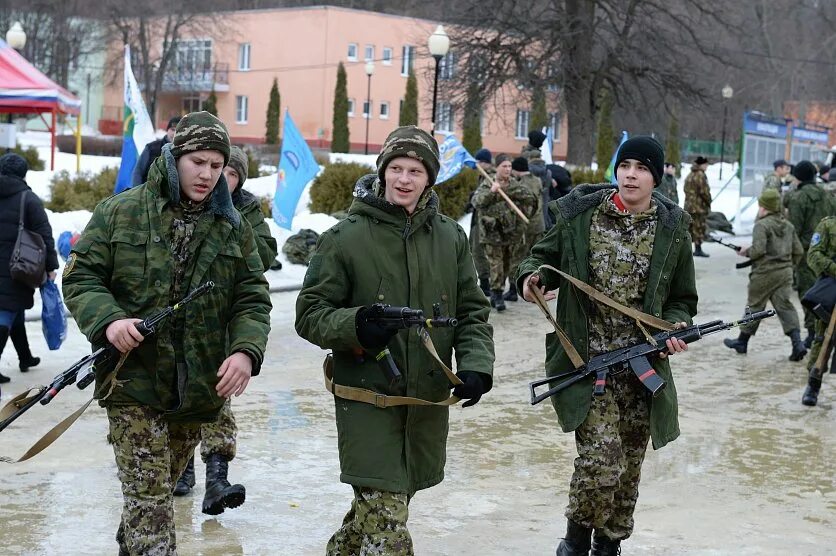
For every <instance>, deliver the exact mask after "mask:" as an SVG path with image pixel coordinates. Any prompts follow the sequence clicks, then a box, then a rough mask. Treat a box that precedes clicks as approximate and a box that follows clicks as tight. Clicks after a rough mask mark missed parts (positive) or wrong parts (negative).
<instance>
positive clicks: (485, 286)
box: [479, 278, 491, 297]
mask: <svg viewBox="0 0 836 556" xmlns="http://www.w3.org/2000/svg"><path fill="white" fill-rule="evenodd" d="M479 289H480V290H482V293H484V294H485V297H490V296H491V282H490V280H488V279H487V278H479Z"/></svg>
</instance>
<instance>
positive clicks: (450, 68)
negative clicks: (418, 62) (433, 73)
mask: <svg viewBox="0 0 836 556" xmlns="http://www.w3.org/2000/svg"><path fill="white" fill-rule="evenodd" d="M455 73H456V56H455V55H454V54H453V52H452V51H451V52H448V53H447V54H445V55H444V57H443V58H442V59H441V61H440V62H439V64H438V77H439V78H440V79H453V75H454V74H455Z"/></svg>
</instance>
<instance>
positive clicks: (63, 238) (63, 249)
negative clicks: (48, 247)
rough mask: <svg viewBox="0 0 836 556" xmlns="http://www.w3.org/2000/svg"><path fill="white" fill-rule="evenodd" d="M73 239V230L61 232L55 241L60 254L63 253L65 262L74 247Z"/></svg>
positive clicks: (62, 256)
mask: <svg viewBox="0 0 836 556" xmlns="http://www.w3.org/2000/svg"><path fill="white" fill-rule="evenodd" d="M72 239H73V233H72V232H61V235H60V236H58V239H57V240H56V241H55V245H56V247H58V254H59V255H61V258H62V259H64V261H65V262H66V260H67V257H69V256H70V249H72V247H73V244H72Z"/></svg>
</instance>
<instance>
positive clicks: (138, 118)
mask: <svg viewBox="0 0 836 556" xmlns="http://www.w3.org/2000/svg"><path fill="white" fill-rule="evenodd" d="M124 80H125V112H124V122H123V125H122V161H121V162H120V163H119V174H118V175H117V177H116V187H115V188H114V193H119V192H121V191H124V190H125V189H128V188H130V187H131V174H133V171H134V166H136V161H137V160H139V154H140V153H141V152H142V151H143V149H145V145H147V144H148V143H150V142H151V141H153V140H154V124H152V123H151V118H150V117H149V116H148V110H146V108H145V102H144V101H143V100H142V93H141V92H140V91H139V85H137V83H136V78H135V77H134V72H133V69H132V68H131V47H130V46H129V45H127V44H126V45H125V79H124Z"/></svg>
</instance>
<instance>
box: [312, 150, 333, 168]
mask: <svg viewBox="0 0 836 556" xmlns="http://www.w3.org/2000/svg"><path fill="white" fill-rule="evenodd" d="M313 157H314V160H316V163H317V164H319V165H320V166H328V165H329V164H331V157H330V156H328V153H321V152H320V153H314V155H313Z"/></svg>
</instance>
